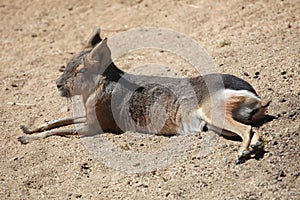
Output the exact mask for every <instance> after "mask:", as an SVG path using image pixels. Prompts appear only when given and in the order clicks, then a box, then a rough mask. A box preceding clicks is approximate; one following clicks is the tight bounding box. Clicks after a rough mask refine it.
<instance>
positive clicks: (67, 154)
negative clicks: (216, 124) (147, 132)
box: [0, 0, 300, 199]
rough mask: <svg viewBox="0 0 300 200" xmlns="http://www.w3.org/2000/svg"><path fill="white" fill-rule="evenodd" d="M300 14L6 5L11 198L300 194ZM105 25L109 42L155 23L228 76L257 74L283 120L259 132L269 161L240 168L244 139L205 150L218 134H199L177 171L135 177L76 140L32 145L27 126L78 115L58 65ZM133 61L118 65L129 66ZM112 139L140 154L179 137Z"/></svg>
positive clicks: (259, 7) (202, 6) (1, 72)
mask: <svg viewBox="0 0 300 200" xmlns="http://www.w3.org/2000/svg"><path fill="white" fill-rule="evenodd" d="M299 13H300V3H299V1H289V0H281V1H279V0H271V1H238V0H234V1H222V0H221V1H201V0H199V1H196V0H183V1H159V0H154V1H148V0H133V1H125V0H111V1H108V0H103V1H95V0H87V1H75V0H65V1H59V0H51V1H50V0H45V1H38V0H33V1H23V0H13V1H8V0H2V1H1V2H0V16H1V26H0V31H1V61H0V62H1V67H0V78H1V81H0V86H1V87H0V88H1V98H0V105H1V107H0V112H1V119H0V123H1V134H0V145H1V149H0V154H1V157H0V166H1V170H0V199H300V193H299V188H300V181H299V175H300V169H299V166H300V160H299V142H300V139H299V138H300V137H299V124H300V120H299V112H300V107H299V105H300V102H299V98H300V90H299V86H300V57H299V55H300V48H299V47H300V40H299V36H300V24H299V23H300V15H299ZM97 26H100V27H101V28H102V35H103V36H105V37H112V36H114V35H116V34H118V33H119V32H122V31H126V30H128V29H131V28H137V27H145V26H147V27H163V28H169V29H172V30H174V31H178V32H181V33H183V34H185V35H187V36H189V37H191V38H193V39H194V40H196V41H197V42H198V43H199V44H201V45H202V46H203V47H204V48H205V49H206V51H207V52H208V53H209V54H210V55H211V57H212V58H213V60H214V63H215V64H216V66H217V69H218V71H219V72H224V73H232V74H234V75H237V76H239V77H241V78H243V79H245V80H247V81H249V82H250V83H251V84H252V85H253V86H254V87H255V88H256V90H257V92H258V93H259V94H260V96H262V97H263V98H265V99H270V100H272V104H271V106H270V109H269V111H268V114H269V115H271V116H275V117H276V119H274V120H273V121H270V122H268V123H265V124H264V125H263V126H261V127H260V128H259V129H256V130H257V131H259V132H260V133H261V134H262V139H263V141H264V143H265V146H266V148H265V149H266V151H267V152H266V153H265V155H264V157H263V158H262V159H259V160H256V159H251V160H249V161H247V162H246V163H244V164H242V165H236V164H235V157H236V152H237V149H238V147H239V145H240V141H234V140H229V139H225V138H222V137H220V138H219V139H218V141H217V142H216V143H215V144H214V145H213V147H212V148H211V149H210V150H209V153H208V154H207V155H206V156H199V149H201V148H202V150H203V142H205V137H209V135H211V134H213V133H210V132H206V133H203V134H201V135H192V136H190V137H189V139H192V141H193V145H190V146H189V147H188V148H187V149H186V150H185V152H184V153H183V154H182V155H181V156H180V157H179V158H178V159H177V160H175V161H174V162H171V163H170V164H169V165H168V166H166V167H164V168H158V169H157V170H154V171H151V172H144V173H128V172H124V171H122V170H118V169H114V168H111V167H109V166H107V165H106V164H105V163H103V162H100V161H98V159H96V158H95V157H93V155H92V154H91V153H90V152H89V151H88V150H87V148H86V146H85V145H84V144H83V142H82V140H80V139H78V138H76V137H71V138H64V137H50V138H47V139H45V140H41V141H34V142H32V143H30V144H27V145H21V144H20V143H19V142H18V141H17V137H18V136H21V135H22V134H23V133H22V132H21V130H20V129H19V125H20V124H26V125H29V126H32V127H34V126H38V125H39V124H41V123H43V122H45V121H48V120H53V119H57V118H60V117H66V116H72V105H71V102H70V101H67V100H66V99H63V98H61V97H60V96H59V94H58V92H57V90H56V86H55V80H56V79H57V78H58V77H59V75H60V72H59V71H58V69H59V68H60V67H61V66H62V65H65V64H66V62H67V61H68V60H69V59H70V58H71V57H72V56H73V54H75V53H78V52H79V51H80V49H82V47H83V46H84V44H85V43H86V40H87V38H88V36H89V34H90V33H91V31H92V30H93V29H94V28H95V27H97ZM149 55H150V53H149ZM131 57H132V59H131V61H132V60H133V61H136V60H137V61H139V58H141V60H142V58H148V56H147V54H145V53H144V54H141V55H140V56H135V55H132V56H131ZM153 58H154V59H155V57H153ZM163 58H165V61H169V62H171V63H172V59H168V56H167V55H166V56H164V57H163ZM148 59H149V58H148ZM127 60H128V59H123V60H122V59H120V60H119V61H118V64H119V66H120V67H121V68H123V69H124V70H128V69H130V65H128V62H127ZM162 60H164V59H162ZM170 60H171V61H170ZM162 62H163V61H162ZM133 63H134V62H133ZM181 69H183V70H184V69H185V68H184V67H183V66H181ZM147 73H148V72H147ZM150 73H151V71H150ZM186 75H193V74H192V73H189V71H188V72H186ZM106 135H107V137H108V138H109V139H110V140H112V141H114V142H115V145H116V146H118V147H120V148H121V149H124V150H126V151H129V152H130V151H138V152H152V151H155V150H156V149H160V148H162V146H163V145H165V144H167V143H169V142H170V140H172V139H173V138H167V137H161V136H151V137H147V138H141V137H139V136H137V135H134V134H131V133H125V134H123V135H113V134H109V133H108V134H106Z"/></svg>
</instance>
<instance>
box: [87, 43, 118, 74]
mask: <svg viewBox="0 0 300 200" xmlns="http://www.w3.org/2000/svg"><path fill="white" fill-rule="evenodd" d="M111 63H112V60H111V51H110V49H109V47H108V46H107V38H105V39H104V40H102V41H101V42H100V43H99V44H98V45H97V46H96V47H95V48H94V49H93V50H92V51H91V52H90V53H89V54H88V55H87V56H86V58H85V65H90V66H93V67H96V68H97V69H98V70H100V69H101V70H104V69H106V68H107V67H108V66H109V65H110V64H111Z"/></svg>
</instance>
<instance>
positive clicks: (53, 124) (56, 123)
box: [20, 116, 86, 134]
mask: <svg viewBox="0 0 300 200" xmlns="http://www.w3.org/2000/svg"><path fill="white" fill-rule="evenodd" d="M85 122H86V117H85V116H80V117H71V118H64V119H58V120H53V121H49V122H46V123H44V124H42V125H41V126H39V127H37V128H35V129H32V130H29V129H28V128H27V127H26V126H24V125H21V126H20V128H21V129H22V131H23V132H24V133H25V134H32V133H39V132H43V131H48V130H51V129H54V128H59V127H62V126H68V125H72V124H80V123H85Z"/></svg>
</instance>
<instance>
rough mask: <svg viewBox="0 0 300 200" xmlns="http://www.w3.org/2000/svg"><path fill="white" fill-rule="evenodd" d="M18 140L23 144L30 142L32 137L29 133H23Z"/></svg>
mask: <svg viewBox="0 0 300 200" xmlns="http://www.w3.org/2000/svg"><path fill="white" fill-rule="evenodd" d="M18 141H19V142H21V144H28V143H29V142H31V141H32V139H31V138H30V137H29V136H28V135H23V136H20V137H18Z"/></svg>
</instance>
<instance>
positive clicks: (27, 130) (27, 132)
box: [20, 125, 31, 134]
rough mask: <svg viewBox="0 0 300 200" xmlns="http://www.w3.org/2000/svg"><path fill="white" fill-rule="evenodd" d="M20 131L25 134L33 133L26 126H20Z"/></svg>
mask: <svg viewBox="0 0 300 200" xmlns="http://www.w3.org/2000/svg"><path fill="white" fill-rule="evenodd" d="M20 129H21V130H22V131H23V133H25V134H31V131H29V129H28V128H27V127H26V126H24V125H20Z"/></svg>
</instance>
